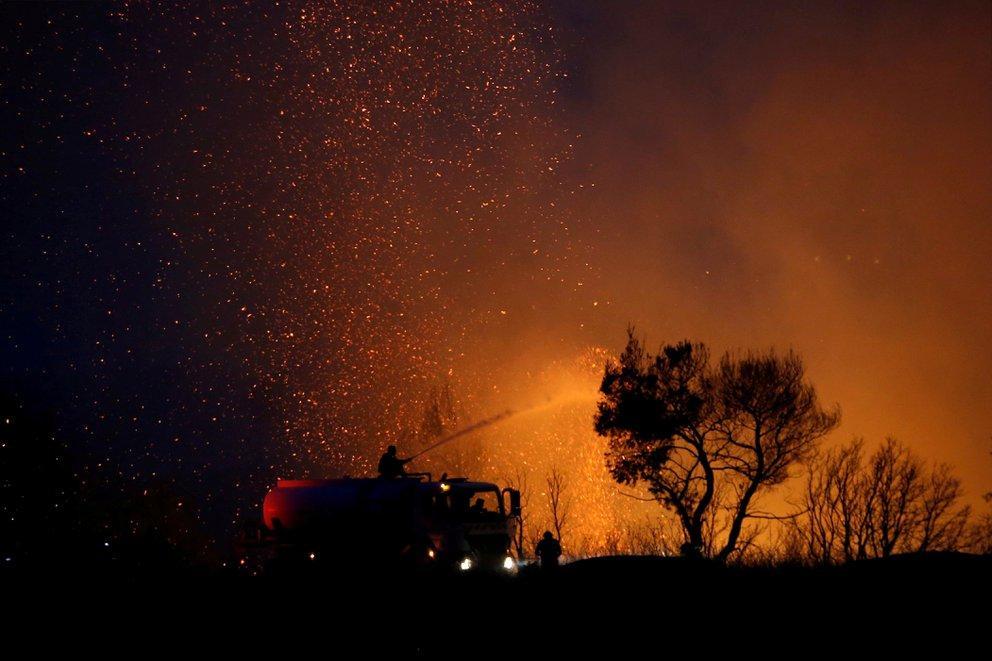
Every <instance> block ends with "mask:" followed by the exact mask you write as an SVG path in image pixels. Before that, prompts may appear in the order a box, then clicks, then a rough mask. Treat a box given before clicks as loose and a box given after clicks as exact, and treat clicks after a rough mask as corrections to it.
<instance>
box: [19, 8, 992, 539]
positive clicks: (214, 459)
mask: <svg viewBox="0 0 992 661" xmlns="http://www.w3.org/2000/svg"><path fill="white" fill-rule="evenodd" d="M0 12H2V19H3V20H2V26H3V27H2V28H0V29H2V31H3V38H2V40H0V44H2V46H0V48H2V64H0V84H2V88H0V97H2V106H0V113H2V119H3V126H4V127H5V131H4V133H3V135H2V137H0V141H2V146H0V204H2V207H0V208H2V210H3V215H4V222H3V242H2V245H0V274H2V275H0V277H2V281H0V329H2V337H0V340H2V343H0V364H2V366H3V377H4V380H5V381H6V382H7V385H5V387H7V388H9V389H13V390H15V391H19V392H24V393H27V394H28V396H29V397H31V398H33V399H34V400H35V401H38V402H42V403H43V404H44V405H45V406H50V407H51V408H52V409H54V410H56V411H57V412H58V415H59V419H60V420H61V421H62V425H63V427H62V429H63V432H62V433H63V435H64V437H65V439H66V442H67V443H69V444H70V445H71V446H72V452H73V454H74V456H75V457H76V458H77V460H78V461H79V462H80V463H81V464H82V465H84V466H85V467H86V469H87V471H89V472H90V473H92V475H94V476H95V477H93V478H91V479H95V480H98V481H104V482H106V483H114V484H124V485H136V486H140V485H142V484H144V483H146V482H148V481H152V480H165V481H168V482H169V483H171V484H174V488H175V489H177V491H179V492H181V493H189V494H190V495H192V496H193V498H194V502H196V503H197V506H198V507H199V508H201V511H203V512H205V514H204V516H205V517H206V518H208V519H211V520H213V519H218V518H220V519H226V518H228V517H230V516H231V513H232V511H233V510H234V509H235V508H236V507H237V506H240V505H245V504H254V501H255V500H256V499H257V496H259V494H260V493H261V491H262V490H264V487H265V486H266V485H267V484H268V483H270V482H271V481H272V479H273V478H274V477H275V475H276V474H289V473H293V474H298V473H310V474H327V473H334V472H340V471H355V470H362V469H363V468H367V467H368V465H369V464H368V462H369V461H370V459H374V456H375V455H376V454H377V452H378V448H379V447H380V446H381V445H383V444H384V443H385V442H386V441H388V440H397V439H399V440H400V441H401V442H402V441H403V439H406V438H408V435H407V434H408V433H409V429H410V427H411V426H416V423H415V422H411V421H412V420H416V419H417V416H418V415H419V412H420V410H421V409H422V407H423V404H424V401H425V400H426V399H427V398H428V397H429V393H430V390H431V389H432V388H435V387H437V386H438V384H441V383H452V384H454V388H455V391H456V392H457V393H458V398H459V404H460V406H461V407H462V408H463V410H464V416H465V419H468V418H481V417H485V416H486V415H489V414H491V413H493V412H495V411H497V410H501V409H502V408H504V407H505V406H506V405H508V403H509V405H512V406H529V405H532V404H533V403H535V401H545V400H547V401H551V400H554V398H556V397H559V396H560V395H561V393H562V392H568V393H573V392H574V393H579V394H578V395H576V396H577V397H578V400H576V401H584V402H585V404H583V405H582V406H584V407H586V408H582V407H579V408H578V409H577V410H576V411H574V412H572V413H569V414H568V415H569V416H570V418H569V422H568V423H567V424H565V425H564V427H563V428H565V429H567V430H569V433H573V434H576V435H580V436H583V438H584V439H585V440H583V441H582V442H583V443H586V444H587V445H588V446H589V448H592V449H591V450H590V452H589V454H588V456H589V457H591V459H590V461H591V462H598V461H599V458H598V457H599V455H597V452H598V451H599V450H598V449H597V448H598V446H595V444H596V443H597V441H596V439H595V437H593V436H592V432H591V425H590V426H589V427H588V428H587V427H586V421H587V418H588V417H591V410H589V411H587V410H586V409H587V408H589V407H591V406H592V404H591V400H590V397H591V396H592V395H594V393H595V380H596V378H595V377H596V371H597V370H598V369H599V367H598V365H599V363H598V362H597V361H599V360H600V359H601V358H602V357H603V356H605V354H606V353H609V352H611V351H615V350H617V349H618V348H619V347H620V346H621V344H622V342H623V339H624V328H625V327H626V325H627V324H628V323H634V324H636V326H637V328H638V329H639V330H640V331H641V332H643V333H644V334H645V335H646V336H647V338H648V341H649V344H651V343H657V344H660V343H661V342H663V341H671V340H676V339H680V338H683V337H689V338H691V339H694V340H702V341H706V342H709V343H711V344H712V345H713V347H714V348H716V349H717V350H723V349H732V348H759V349H761V348H766V347H768V346H776V347H779V348H786V347H793V348H795V349H796V350H797V351H798V352H800V353H801V354H802V355H803V356H804V357H805V358H806V361H807V365H808V368H809V374H810V377H811V378H812V380H813V381H814V382H815V383H816V384H817V386H818V387H819V390H820V394H821V396H822V397H823V398H824V399H825V400H826V401H828V402H834V401H836V402H839V403H840V404H841V406H842V408H843V411H844V421H843V425H842V428H841V429H840V430H839V431H838V432H836V433H835V434H834V436H833V437H832V438H833V440H834V441H840V440H846V439H847V438H849V437H850V436H852V435H864V436H866V437H867V439H868V440H869V442H872V443H874V442H877V441H879V440H881V438H883V437H884V436H885V435H887V434H893V435H896V436H898V437H899V438H901V439H902V440H904V441H905V442H907V443H908V444H909V445H911V446H912V447H913V448H915V449H917V450H918V451H920V453H921V454H923V455H925V456H926V457H928V458H931V459H934V460H941V461H947V462H950V463H952V464H954V465H955V466H956V467H957V469H958V472H959V474H960V475H961V476H962V477H963V478H964V482H965V487H966V488H967V490H968V492H969V496H970V497H971V498H972V499H973V500H974V499H975V498H977V496H978V494H979V493H981V492H982V491H984V490H986V489H988V488H989V486H990V483H992V458H990V457H989V456H988V452H989V450H990V448H992V438H990V432H989V431H988V430H989V429H992V406H990V401H992V386H990V382H989V379H988V374H989V372H990V369H992V353H990V352H989V349H988V347H989V343H990V341H992V337H990V335H992V331H990V328H992V300H990V294H989V292H990V291H992V259H990V258H992V225H990V222H989V221H990V219H992V195H990V191H989V186H988V180H989V175H990V173H992V84H990V83H992V66H990V10H989V5H988V3H986V2H974V3H967V2H934V3H905V2H898V3H897V2H892V3H886V2H883V3H871V5H870V6H865V3H858V2H851V3H837V2H829V3H828V2H823V3H813V2H810V3H764V2H747V3H726V2H717V3H705V2H687V3H678V2H664V3H662V2H644V3H602V2H554V3H552V4H551V5H549V6H542V5H536V4H535V5H531V4H529V3H516V2H514V3H507V4H506V5H502V6H501V5H500V4H499V3H486V2H483V3H476V4H475V5H473V6H469V5H465V6H461V5H458V4H454V5H451V4H446V3H440V2H439V3H434V2H427V3H402V2H398V3H394V4H383V3H369V4H362V3H357V4H356V3H328V4H323V3H292V4H289V5H286V4H281V5H279V6H274V7H271V8H265V9H260V8H259V6H257V5H254V4H251V3H249V4H231V5H227V4H219V3H203V4H192V5H186V4H183V5H181V6H174V7H173V6H169V7H164V8H163V7H157V8H156V7H144V6H140V5H139V6H137V7H135V6H116V5H91V4H73V5H53V4H42V5H30V4H4V5H3V6H2V8H0ZM597 352H599V353H597ZM590 356H593V358H590ZM576 365H582V366H583V367H581V368H578V367H576ZM563 366H566V367H563ZM576 370H578V371H579V372H581V375H580V376H576V375H575V372H576ZM582 370H585V371H584V372H583V371H582ZM586 391H589V392H586ZM583 398H585V399H583ZM556 415H557V414H556ZM557 420H559V418H556V417H552V418H550V419H547V420H542V421H541V422H540V423H533V424H532V425H531V426H532V427H533V428H534V429H541V430H544V431H542V432H541V434H545V435H548V434H550V435H552V436H555V439H556V440H554V442H551V441H549V440H547V438H545V437H544V436H542V437H541V438H535V439H534V440H533V443H532V444H531V445H527V446H525V447H524V446H521V447H517V446H513V447H515V448H516V451H518V454H515V455H513V456H512V457H508V456H494V455H495V454H498V451H497V450H490V452H489V454H488V456H487V457H485V459H484V461H482V468H483V469H484V470H490V471H493V472H494V473H497V474H498V473H499V472H500V471H505V470H508V468H507V466H511V465H514V462H520V461H523V462H525V463H527V462H529V463H528V465H541V461H542V460H544V459H546V457H543V455H542V453H544V454H548V453H553V452H557V451H558V450H559V449H560V448H562V447H564V446H563V445H562V444H563V443H565V444H567V443H568V442H569V441H568V439H565V440H562V439H561V438H558V436H560V435H562V434H561V431H560V429H559V431H553V430H554V429H555V428H556V425H557V422H556V421H557ZM513 429H515V431H514V433H520V431H521V430H520V428H519V426H518V427H516V428H513ZM548 430H552V431H548ZM556 434H557V435H556ZM548 438H550V436H549V437H548ZM498 440H499V439H494V441H498ZM499 442H500V443H503V445H499V444H498V443H497V444H496V445H494V447H506V443H509V441H506V440H505V439H504V440H503V441H499ZM511 445H512V443H511ZM583 447H585V446H583ZM548 448H552V450H549V449H548ZM584 465H585V464H583V466H584ZM589 465H590V466H591V465H592V464H589ZM597 465H598V464H597ZM600 468H601V467H600ZM576 470H578V471H579V473H578V477H577V478H576V479H580V480H581V479H586V478H588V479H590V480H593V479H594V480H601V479H602V475H601V474H597V475H596V476H594V478H593V477H590V476H589V474H588V473H589V471H593V470H594V469H593V468H588V467H587V468H581V467H580V468H577V469H576ZM582 471H586V472H582ZM583 476H585V477H583Z"/></svg>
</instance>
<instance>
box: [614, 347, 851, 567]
mask: <svg viewBox="0 0 992 661" xmlns="http://www.w3.org/2000/svg"><path fill="white" fill-rule="evenodd" d="M600 392H601V393H602V394H603V398H602V399H601V401H600V403H599V406H598V412H597V414H596V419H595V429H596V432H597V433H599V434H600V435H603V436H605V437H606V438H607V439H608V443H609V449H608V452H607V455H606V458H607V466H608V468H609V470H610V473H611V474H612V475H613V477H614V479H616V480H617V481H618V482H620V483H621V484H630V485H634V484H638V483H644V484H645V485H646V486H647V488H648V490H649V491H650V492H651V493H652V494H653V495H654V496H655V497H656V498H657V499H658V500H659V501H661V502H662V503H663V504H664V505H665V506H666V507H668V508H671V509H672V510H673V511H674V512H675V513H676V515H677V516H678V519H679V521H680V523H681V526H682V531H683V534H684V536H685V540H686V544H685V547H684V550H685V552H686V553H688V554H693V555H699V554H704V553H705V554H707V555H712V556H714V557H715V558H717V559H719V560H721V561H725V560H727V558H728V557H730V555H731V554H733V553H734V552H735V551H736V550H738V549H739V544H740V543H741V542H742V538H741V533H742V530H743V528H744V524H745V522H746V521H747V520H748V519H749V518H752V517H754V516H756V514H755V512H754V504H755V500H756V498H757V497H758V496H759V495H760V494H761V493H762V492H764V491H767V490H768V489H770V488H772V487H774V486H776V485H778V484H781V483H782V482H783V481H785V480H786V479H787V478H788V477H789V470H790V469H791V468H792V467H793V466H794V465H795V464H797V463H798V462H800V461H802V460H803V459H805V458H806V457H807V456H808V455H809V454H810V453H811V452H812V450H813V449H814V447H815V444H816V442H817V441H818V440H819V439H820V438H821V437H823V436H824V435H825V434H827V433H828V432H829V431H830V430H832V429H833V428H834V427H835V426H836V425H837V423H838V421H839V418H840V413H839V410H831V411H826V410H824V409H823V408H821V406H820V405H819V402H818V400H817V397H816V392H815V390H814V388H813V386H812V385H810V384H809V383H807V382H806V380H805V370H804V367H803V363H802V361H801V359H800V358H799V357H798V356H797V355H796V354H794V353H792V352H791V351H790V352H789V353H787V354H785V355H779V354H776V353H775V352H774V351H770V352H768V353H765V354H755V353H745V354H742V355H737V354H730V353H728V354H725V355H724V356H723V357H722V358H721V359H720V361H719V363H718V365H716V366H715V367H714V366H711V365H710V357H709V351H708V349H707V348H706V346H705V345H703V344H700V343H691V342H688V341H683V342H679V343H678V344H674V345H666V346H664V347H662V349H661V351H660V352H659V353H658V354H657V355H651V354H649V353H647V352H646V351H645V350H644V348H643V346H642V345H641V342H640V341H639V340H638V339H637V338H636V337H635V336H634V333H633V330H632V329H630V330H628V339H627V346H626V348H625V349H624V351H623V353H622V354H621V355H620V356H619V358H618V359H617V360H614V361H610V362H609V363H607V365H606V369H605V373H604V376H603V382H602V385H601V386H600Z"/></svg>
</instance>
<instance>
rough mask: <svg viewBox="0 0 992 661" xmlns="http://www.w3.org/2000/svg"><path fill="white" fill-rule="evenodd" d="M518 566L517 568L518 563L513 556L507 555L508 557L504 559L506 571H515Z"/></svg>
mask: <svg viewBox="0 0 992 661" xmlns="http://www.w3.org/2000/svg"><path fill="white" fill-rule="evenodd" d="M516 568H517V563H515V562H514V561H513V558H511V557H510V556H506V558H504V559H503V569H505V570H506V571H513V570H514V569H516Z"/></svg>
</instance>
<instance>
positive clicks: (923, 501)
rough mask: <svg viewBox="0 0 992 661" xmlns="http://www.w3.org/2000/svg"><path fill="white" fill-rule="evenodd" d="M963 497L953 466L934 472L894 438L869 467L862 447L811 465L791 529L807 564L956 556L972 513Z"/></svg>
mask: <svg viewBox="0 0 992 661" xmlns="http://www.w3.org/2000/svg"><path fill="white" fill-rule="evenodd" d="M961 493H962V492H961V482H960V481H959V480H958V479H957V478H956V477H955V476H954V475H953V474H952V472H951V469H950V467H949V466H947V465H946V464H937V465H934V466H932V467H929V468H928V467H927V466H926V465H925V463H924V462H923V461H922V460H921V459H920V458H919V457H917V456H916V455H915V454H914V453H913V452H912V451H911V450H910V449H909V448H907V447H906V446H905V445H903V444H902V443H900V442H899V441H897V440H896V439H894V438H888V439H886V441H885V443H883V444H882V446H881V447H879V448H878V450H876V451H875V452H874V453H873V454H872V455H871V456H870V457H868V458H867V459H865V456H864V442H863V441H861V440H860V439H855V440H854V441H852V442H851V443H849V444H847V445H843V446H840V447H837V448H832V449H831V450H829V451H827V452H825V453H823V454H822V455H820V456H819V457H817V458H815V459H814V460H813V461H811V462H810V463H809V464H808V473H807V479H806V488H805V490H804V494H803V502H802V509H801V510H800V512H799V515H798V516H797V517H795V518H794V519H793V520H792V523H791V525H792V526H793V527H794V529H795V532H796V535H797V538H798V539H799V540H800V544H801V546H802V548H803V550H804V553H805V555H806V557H807V559H808V560H809V561H811V562H814V563H819V564H827V563H832V562H840V561H850V560H856V559H864V558H875V557H888V556H890V555H892V554H893V553H905V552H920V553H922V552H926V551H933V550H954V549H958V548H960V547H961V545H962V543H963V540H964V535H965V532H966V527H967V522H968V517H969V513H970V508H969V507H967V506H964V507H958V503H959V501H960V499H961Z"/></svg>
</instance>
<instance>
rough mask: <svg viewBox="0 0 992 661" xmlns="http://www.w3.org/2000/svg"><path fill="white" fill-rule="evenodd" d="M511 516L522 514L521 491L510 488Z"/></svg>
mask: <svg viewBox="0 0 992 661" xmlns="http://www.w3.org/2000/svg"><path fill="white" fill-rule="evenodd" d="M509 491H510V516H520V492H519V491H517V490H516V489H510V490H509Z"/></svg>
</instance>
